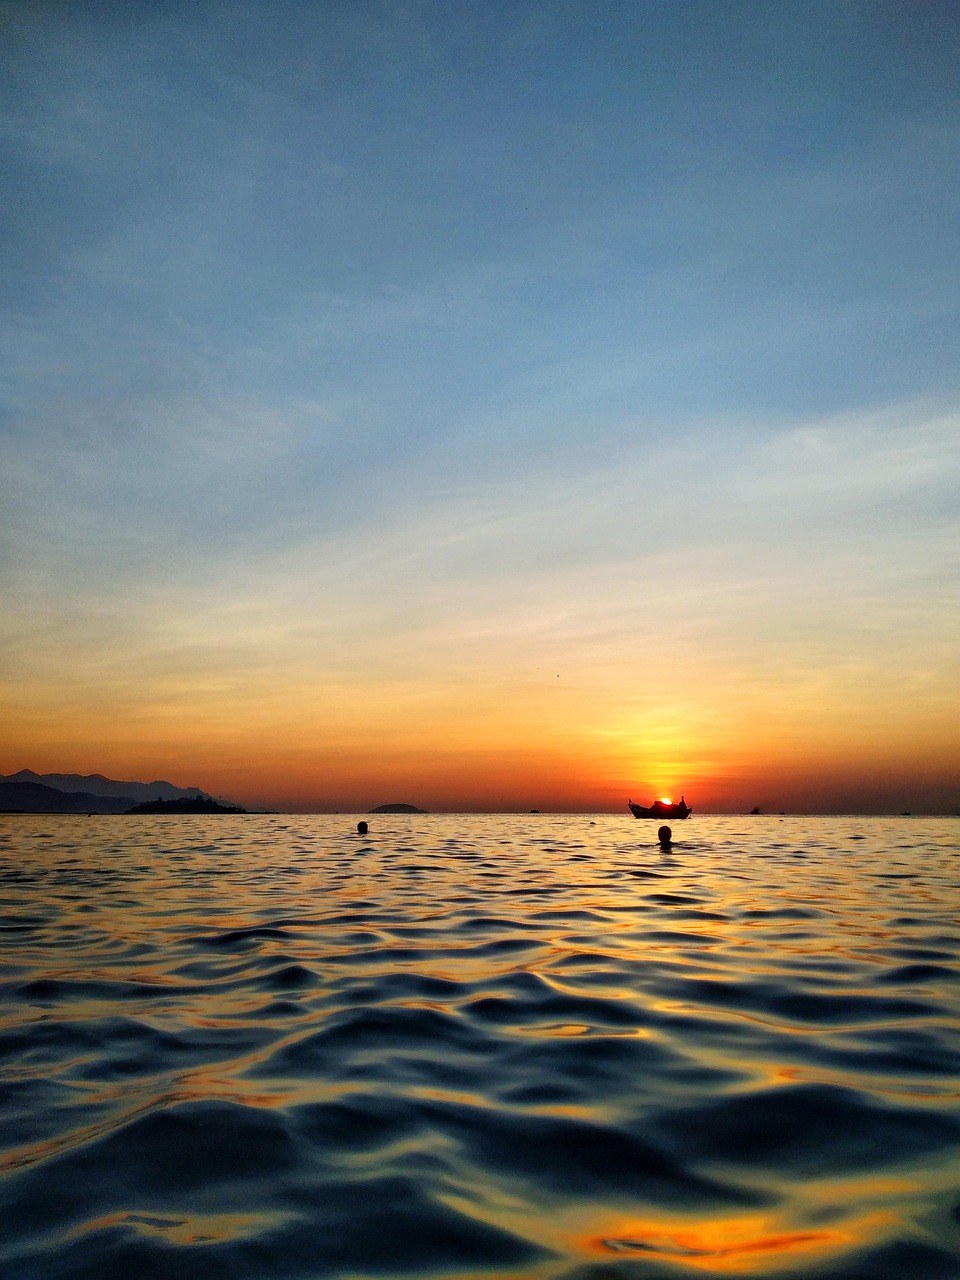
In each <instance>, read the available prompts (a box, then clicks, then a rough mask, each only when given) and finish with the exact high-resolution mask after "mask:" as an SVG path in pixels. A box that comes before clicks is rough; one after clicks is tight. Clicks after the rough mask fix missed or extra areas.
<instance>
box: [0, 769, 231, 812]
mask: <svg viewBox="0 0 960 1280" xmlns="http://www.w3.org/2000/svg"><path fill="white" fill-rule="evenodd" d="M206 798H208V797H207V793H206V792H205V791H201V790H200V788H199V787H175V786H174V785H173V783H172V782H159V781H158V782H121V781H118V780H117V779H115V778H105V777H104V776H103V774H100V773H91V774H79V773H34V772H33V770H32V769H21V770H20V772H19V773H9V774H0V812H2V811H4V810H6V811H9V810H11V809H19V810H23V811H25V812H27V813H126V812H127V811H128V810H129V809H131V808H132V807H133V805H135V804H145V803H147V802H149V801H153V800H201V799H206Z"/></svg>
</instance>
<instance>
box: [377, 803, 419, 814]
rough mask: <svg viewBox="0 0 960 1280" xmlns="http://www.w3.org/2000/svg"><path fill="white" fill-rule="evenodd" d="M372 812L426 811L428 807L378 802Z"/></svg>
mask: <svg viewBox="0 0 960 1280" xmlns="http://www.w3.org/2000/svg"><path fill="white" fill-rule="evenodd" d="M370 812H371V813H426V812H427V811H426V809H418V808H417V806H416V805H415V804H378V805H377V807H376V808H375V809H371V810H370Z"/></svg>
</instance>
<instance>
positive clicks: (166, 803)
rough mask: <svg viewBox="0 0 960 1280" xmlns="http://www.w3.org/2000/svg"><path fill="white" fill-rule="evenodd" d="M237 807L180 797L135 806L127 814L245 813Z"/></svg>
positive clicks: (199, 798) (210, 800) (197, 797)
mask: <svg viewBox="0 0 960 1280" xmlns="http://www.w3.org/2000/svg"><path fill="white" fill-rule="evenodd" d="M246 812H247V811H246V809H241V808H240V806H239V805H226V804H218V803H217V801H216V800H212V799H211V798H210V796H196V797H190V796H187V797H182V798H180V799H178V800H148V801H147V802H146V803H145V804H135V805H134V806H133V808H132V809H128V810H127V813H246Z"/></svg>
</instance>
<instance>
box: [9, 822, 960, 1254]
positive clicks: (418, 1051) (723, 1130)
mask: <svg viewBox="0 0 960 1280" xmlns="http://www.w3.org/2000/svg"><path fill="white" fill-rule="evenodd" d="M371 827H372V829H371V831H370V832H369V833H368V834H367V836H366V837H365V838H363V839H360V838H359V837H358V836H357V835H356V833H355V822H351V820H350V819H349V818H343V817H322V818H318V817H304V818H298V817H289V816H279V815H261V816H256V815H250V816H247V817H235V818H229V817H228V818H223V819H210V818H199V817H198V818H196V819H191V818H177V819H171V818H164V817H156V818H138V819H134V818H130V817H115V818H114V817H104V818H91V819H87V818H82V817H76V818H74V817H68V818H60V817H51V818H25V817H5V818H2V819H0V936H2V938H3V941H4V948H3V956H2V959H0V1118H2V1121H3V1145H2V1147H0V1212H2V1221H3V1223H4V1226H3V1229H2V1232H0V1273H2V1274H3V1276H4V1277H5V1278H6V1277H11V1278H12V1280H28V1278H29V1280H39V1278H40V1277H42V1278H43V1280H48V1278H51V1277H53V1278H56V1277H64V1278H66V1277H70V1278H71V1280H73V1278H75V1277H90V1278H91V1280H92V1278H93V1277H97V1280H103V1278H104V1277H108V1278H109V1277H121V1276H122V1277H129V1276H132V1275H136V1276H144V1277H160V1276H162V1277H167V1276H174V1275H176V1276H178V1277H188V1278H189V1277H194V1276H196V1277H200V1276H203V1277H205V1278H206V1277H211V1276H212V1277H234V1276H236V1277H243V1280H258V1278H259V1277H271V1278H276V1280H289V1278H293V1277H328V1276H329V1277H344V1280H347V1277H350V1278H351V1280H362V1278H364V1277H373V1276H377V1277H381V1278H383V1277H394V1276H395V1277H400V1276H404V1277H411V1276H428V1275H430V1276H434V1277H436V1276H442V1277H450V1278H451V1280H455V1278H456V1277H467V1276H472V1277H484V1278H486V1280H508V1278H511V1280H616V1278H620V1280H641V1278H642V1280H667V1277H673V1278H674V1280H676V1277H680V1276H683V1275H701V1276H702V1275H708V1276H718V1277H719V1276H729V1275H750V1276H753V1277H756V1276H769V1277H771V1278H773V1277H779V1278H780V1280H887V1278H889V1280H893V1278H894V1277H896V1280H902V1278H904V1277H910V1280H947V1278H948V1277H949V1278H950V1280H955V1278H956V1276H957V1275H960V1178H958V1174H957V1168H958V1156H960V984H958V981H957V979H958V973H960V931H958V930H957V928H956V923H955V922H956V919H957V917H958V915H960V910H958V908H960V892H958V876H957V871H958V866H960V841H958V830H960V826H958V824H957V823H956V822H948V821H933V820H929V821H928V820H912V821H911V822H910V823H904V822H903V821H901V820H878V819H877V820H875V819H845V820H837V819H832V820H829V821H828V820H817V819H802V820H801V819H786V820H783V821H780V820H778V819H765V818H763V817H760V818H757V817H752V818H751V819H750V820H749V822H745V821H739V820H736V819H700V818H695V819H692V820H691V821H690V823H689V824H684V831H683V838H682V839H680V840H679V841H678V842H677V844H676V845H675V846H674V847H673V848H672V849H671V850H670V851H668V852H666V853H665V852H664V851H662V850H661V849H660V848H659V847H658V846H657V845H655V844H654V843H653V836H652V834H651V830H650V829H648V827H647V826H646V824H643V823H639V822H635V821H634V820H633V819H632V818H629V817H624V818H620V817H615V818H614V817H610V818H607V817H602V818H601V817H592V818H587V817H564V818H550V817H545V816H542V815H538V816H527V817H469V818H465V817H449V818H444V817H415V818H408V817H398V816H392V815H391V816H379V817H377V818H376V819H375V820H373V821H371ZM687 827H689V831H688V830H687Z"/></svg>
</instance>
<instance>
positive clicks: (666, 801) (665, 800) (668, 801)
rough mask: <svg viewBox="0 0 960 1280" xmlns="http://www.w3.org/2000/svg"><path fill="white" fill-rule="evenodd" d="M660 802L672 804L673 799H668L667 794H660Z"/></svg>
mask: <svg viewBox="0 0 960 1280" xmlns="http://www.w3.org/2000/svg"><path fill="white" fill-rule="evenodd" d="M660 803H661V804H673V801H672V800H671V799H670V797H669V796H661V797H660Z"/></svg>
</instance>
